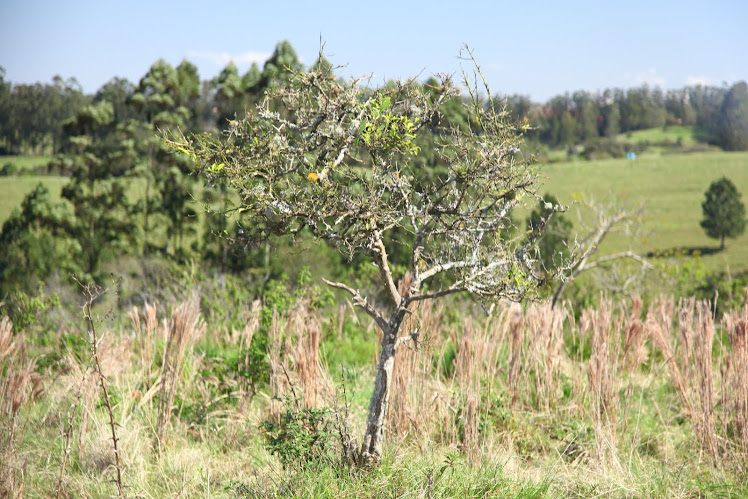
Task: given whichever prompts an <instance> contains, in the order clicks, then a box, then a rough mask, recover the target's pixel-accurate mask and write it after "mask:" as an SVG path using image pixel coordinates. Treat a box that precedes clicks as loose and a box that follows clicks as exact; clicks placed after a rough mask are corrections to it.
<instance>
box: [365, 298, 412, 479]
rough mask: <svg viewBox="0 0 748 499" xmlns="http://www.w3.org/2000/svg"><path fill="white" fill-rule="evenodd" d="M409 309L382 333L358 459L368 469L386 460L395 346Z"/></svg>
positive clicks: (395, 316)
mask: <svg viewBox="0 0 748 499" xmlns="http://www.w3.org/2000/svg"><path fill="white" fill-rule="evenodd" d="M405 308H406V307H400V308H399V309H398V310H397V311H395V312H394V313H393V314H392V318H391V319H390V322H389V323H388V325H387V329H386V330H384V331H382V333H383V334H382V350H381V352H380V354H379V365H378V366H377V377H376V380H375V381H374V393H372V394H371V400H370V401H369V417H368V419H367V423H366V433H365V434H364V442H363V444H361V452H360V454H359V456H358V460H359V463H358V464H359V466H368V465H370V464H374V463H376V462H378V461H379V460H380V459H381V457H382V441H383V439H384V421H385V418H386V417H387V411H388V410H389V406H390V390H391V387H392V373H393V368H394V366H395V345H396V343H397V334H398V331H399V330H400V325H401V324H402V322H403V319H404V318H405V314H406V311H405Z"/></svg>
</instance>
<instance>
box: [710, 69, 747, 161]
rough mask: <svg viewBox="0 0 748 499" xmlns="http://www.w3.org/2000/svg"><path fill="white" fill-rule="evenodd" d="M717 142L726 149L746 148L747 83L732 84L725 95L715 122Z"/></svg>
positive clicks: (737, 149) (743, 149)
mask: <svg viewBox="0 0 748 499" xmlns="http://www.w3.org/2000/svg"><path fill="white" fill-rule="evenodd" d="M717 134H718V136H719V144H720V145H721V146H722V147H723V148H725V149H726V150H728V151H745V150H748V84H746V82H744V81H741V82H739V83H736V84H735V85H733V86H732V87H731V88H730V90H729V91H728V92H727V95H726V96H725V100H724V102H723V103H722V109H721V111H720V117H719V121H718V124H717Z"/></svg>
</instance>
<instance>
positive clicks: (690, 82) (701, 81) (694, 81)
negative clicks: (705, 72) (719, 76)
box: [686, 76, 717, 87]
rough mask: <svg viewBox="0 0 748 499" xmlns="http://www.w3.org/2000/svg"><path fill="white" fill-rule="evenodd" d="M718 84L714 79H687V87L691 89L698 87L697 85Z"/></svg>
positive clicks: (692, 77) (703, 77)
mask: <svg viewBox="0 0 748 499" xmlns="http://www.w3.org/2000/svg"><path fill="white" fill-rule="evenodd" d="M716 84H717V82H716V81H715V80H714V79H712V78H707V77H706V76H688V77H686V85H687V86H689V87H692V86H696V85H703V86H705V87H706V86H708V85H716Z"/></svg>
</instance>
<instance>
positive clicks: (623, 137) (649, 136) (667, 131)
mask: <svg viewBox="0 0 748 499" xmlns="http://www.w3.org/2000/svg"><path fill="white" fill-rule="evenodd" d="M678 139H680V140H681V141H682V143H683V145H692V144H695V143H696V139H694V129H693V127H689V126H670V127H667V128H659V127H658V128H648V129H646V130H636V131H634V132H628V133H622V134H620V135H618V140H620V141H623V142H650V143H656V142H665V141H672V142H676V141H677V140H678Z"/></svg>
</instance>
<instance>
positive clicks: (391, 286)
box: [371, 233, 402, 308]
mask: <svg viewBox="0 0 748 499" xmlns="http://www.w3.org/2000/svg"><path fill="white" fill-rule="evenodd" d="M375 237H376V238H375V239H374V243H373V244H372V247H371V249H372V252H373V253H374V259H375V260H376V263H377V267H379V275H380V277H381V278H382V283H383V284H384V286H385V288H386V289H387V293H388V296H389V297H390V300H391V301H392V304H393V305H395V308H398V307H399V306H400V302H401V301H402V299H401V297H400V293H399V292H398V291H397V286H396V285H395V281H394V279H393V278H392V271H391V270H390V265H389V263H388V261H387V250H386V249H385V247H384V243H383V242H382V236H381V234H379V233H378V234H377V235H376V236H375Z"/></svg>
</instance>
